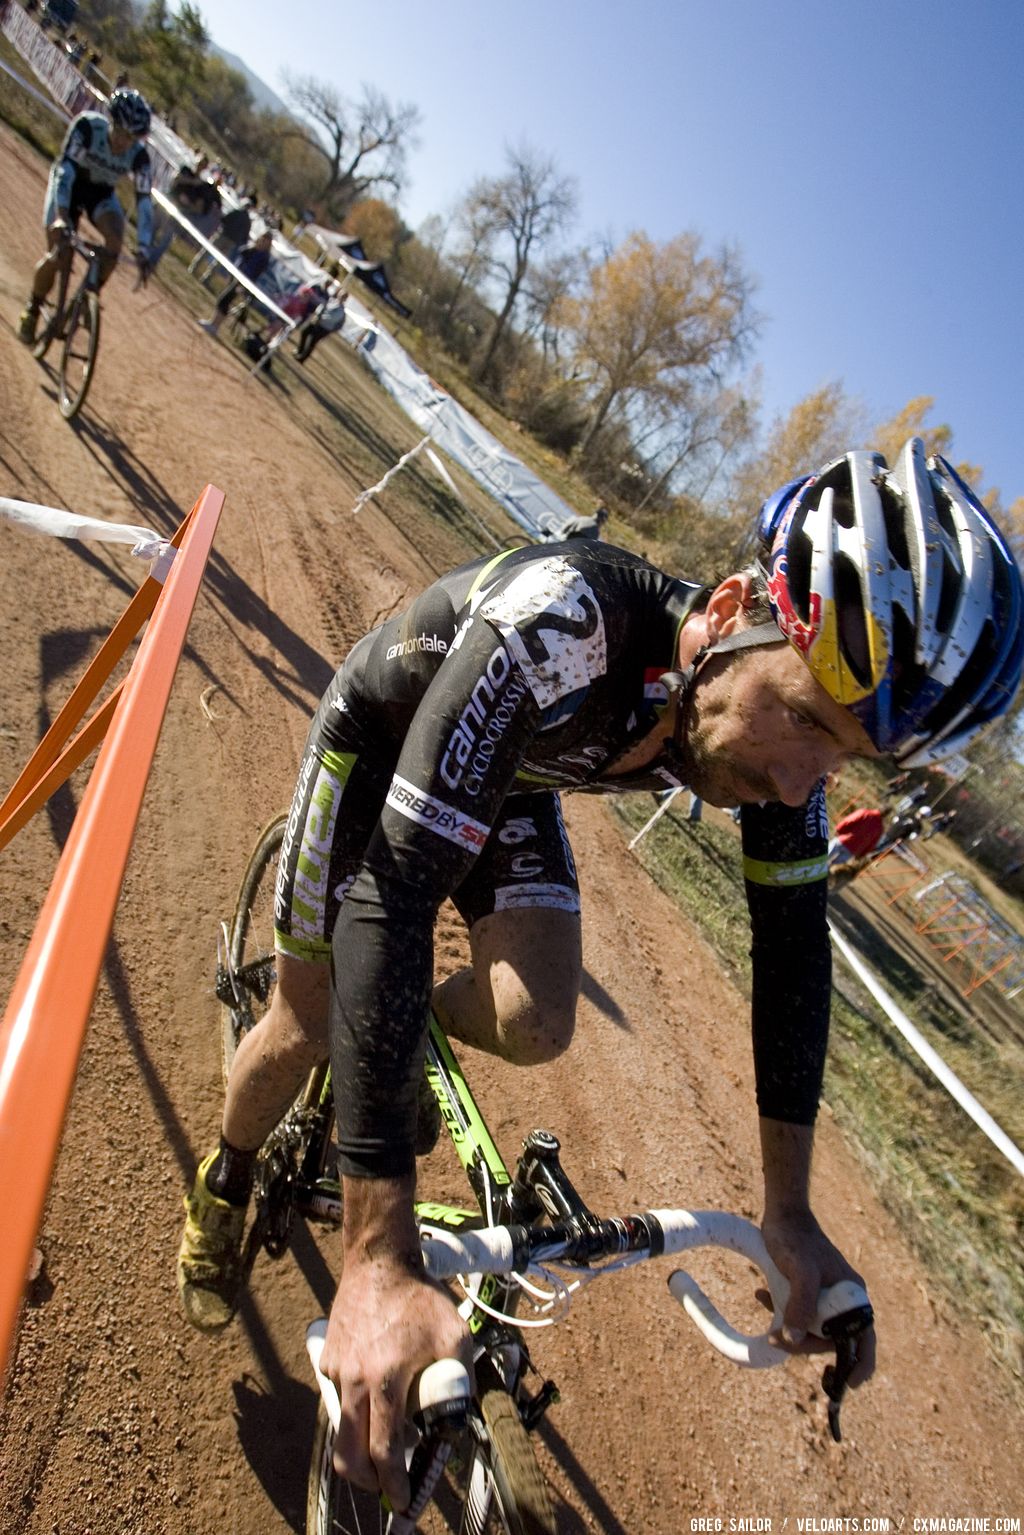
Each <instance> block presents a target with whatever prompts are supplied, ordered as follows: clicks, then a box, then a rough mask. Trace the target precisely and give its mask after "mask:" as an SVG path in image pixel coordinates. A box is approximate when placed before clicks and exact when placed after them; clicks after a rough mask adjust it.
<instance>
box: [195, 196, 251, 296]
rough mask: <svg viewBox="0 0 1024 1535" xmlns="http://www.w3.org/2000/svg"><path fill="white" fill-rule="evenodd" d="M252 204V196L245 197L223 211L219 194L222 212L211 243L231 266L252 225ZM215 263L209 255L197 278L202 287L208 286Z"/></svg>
mask: <svg viewBox="0 0 1024 1535" xmlns="http://www.w3.org/2000/svg"><path fill="white" fill-rule="evenodd" d="M252 205H253V200H252V198H251V197H246V198H244V199H243V200H242V203H241V204H240V206H239V207H237V208H233V207H228V209H227V211H226V212H224V211H223V208H224V198H223V193H222V194H221V206H222V212H221V220H220V228H219V229H218V230H217V238H216V239H215V240H214V242H213V243H214V244H215V245H216V247H217V249H218V250H220V251H223V252H224V255H225V256H226V257H227V258H228V260H229V261H230V262H231V264H232V266H234V265H235V264H236V263H237V261H238V258H239V256H240V254H241V252H242V249H243V247H244V246H245V244H246V243H247V241H248V239H249V231H250V229H251V227H252ZM216 265H217V262H216V258H215V257H213V256H210V257H209V258H208V259H207V262H206V268H205V270H204V271H203V272H202V274H201V275H200V278H199V281H200V282H201V283H202V284H203V286H204V287H206V286H208V284H209V280H210V273H211V272H212V271H213V269H214V267H215V266H216Z"/></svg>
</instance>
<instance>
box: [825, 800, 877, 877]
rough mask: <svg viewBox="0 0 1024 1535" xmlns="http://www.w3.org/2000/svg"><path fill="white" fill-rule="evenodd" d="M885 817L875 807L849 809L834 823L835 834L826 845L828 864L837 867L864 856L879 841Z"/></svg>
mask: <svg viewBox="0 0 1024 1535" xmlns="http://www.w3.org/2000/svg"><path fill="white" fill-rule="evenodd" d="M884 825H885V817H884V816H883V814H882V812H881V811H880V810H877V809H873V808H867V807H863V808H861V809H860V810H851V812H850V814H849V815H844V816H843V818H842V820H841V821H838V822H837V823H836V834H835V836H834V837H833V838H832V841H831V842H830V843H829V845H828V866H829V868H830V869H835V868H838V867H839V865H840V864H844V863H850V862H851V861H852V860H853V859H854V858H866V857H867V856H868V854H869V853H873V852H874V851H875V849H876V847H877V846H878V844H879V842H880V841H881V837H882V828H883V827H884Z"/></svg>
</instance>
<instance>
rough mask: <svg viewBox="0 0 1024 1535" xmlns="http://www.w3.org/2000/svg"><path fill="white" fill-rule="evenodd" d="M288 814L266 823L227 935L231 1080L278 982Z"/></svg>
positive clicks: (226, 1046)
mask: <svg viewBox="0 0 1024 1535" xmlns="http://www.w3.org/2000/svg"><path fill="white" fill-rule="evenodd" d="M285 823H286V817H285V816H283V815H281V816H278V817H277V818H276V819H275V820H273V821H271V823H270V825H269V826H266V827H264V829H263V831H262V832H261V833H260V837H259V841H258V842H257V843H256V847H255V848H254V850H253V854H252V857H251V858H250V859H249V866H248V868H247V869H246V871H245V875H244V876H243V879H242V886H241V889H240V890H239V892H238V904H237V906H236V907H235V914H234V916H233V917H232V919H231V926H230V928H229V929H228V935H227V955H226V956H225V958H226V966H225V969H226V972H227V973H226V975H224V976H223V978H222V977H221V976H218V985H217V993H218V995H219V996H220V998H221V1063H222V1065H223V1068H224V1081H225V1082H226V1081H227V1079H228V1072H229V1071H230V1070H231V1062H232V1061H233V1060H234V1058H235V1051H236V1050H237V1049H238V1042H239V1040H240V1039H241V1038H242V1036H243V1034H247V1033H248V1032H249V1030H250V1029H251V1028H252V1027H253V1025H254V1024H256V1023H258V1022H259V1021H260V1019H261V1018H262V1017H263V1015H264V1013H265V1012H266V1010H267V1004H268V1002H269V1001H270V993H271V990H272V989H273V984H274V886H275V885H276V884H277V866H278V862H279V859H280V856H281V844H282V842H283V841H284V829H285Z"/></svg>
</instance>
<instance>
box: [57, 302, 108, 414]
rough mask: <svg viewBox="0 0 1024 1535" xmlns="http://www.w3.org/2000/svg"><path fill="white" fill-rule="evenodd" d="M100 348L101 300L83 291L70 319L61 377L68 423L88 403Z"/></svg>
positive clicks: (61, 396)
mask: <svg viewBox="0 0 1024 1535" xmlns="http://www.w3.org/2000/svg"><path fill="white" fill-rule="evenodd" d="M99 344H100V301H99V297H98V295H97V294H95V293H93V292H92V290H91V289H90V288H80V289H79V291H78V293H76V295H75V297H74V300H73V302H72V305H71V313H70V314H69V316H68V321H67V328H66V330H65V333H64V347H63V350H62V351H61V357H60V367H59V369H58V374H57V401H58V404H59V405H60V413H61V415H62V416H63V417H64V419H65V421H70V420H71V419H72V417H73V416H77V415H78V412H79V411H80V410H81V408H82V406H83V404H84V403H85V397H86V395H87V394H88V392H89V385H90V383H91V382H92V375H93V370H94V369H95V367H96V353H97V351H98V349H99Z"/></svg>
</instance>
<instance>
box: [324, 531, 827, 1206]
mask: <svg viewBox="0 0 1024 1535" xmlns="http://www.w3.org/2000/svg"><path fill="white" fill-rule="evenodd" d="M700 593H701V588H699V587H697V586H693V585H690V584H688V583H686V582H683V581H679V580H676V579H674V578H672V577H670V576H667V575H666V574H665V573H664V572H662V571H660V570H657V569H655V568H654V567H653V566H651V565H649V564H647V563H646V562H645V561H644V560H642V559H640V558H638V557H637V556H635V555H632V554H630V553H627V552H626V551H624V550H621V549H617V548H615V547H614V546H612V545H608V544H603V543H596V542H589V541H583V540H577V541H573V542H572V543H566V544H562V545H546V546H543V547H542V548H537V547H530V548H527V549H519V550H513V551H511V552H507V553H505V554H502V555H500V556H498V557H497V558H496V559H492V560H489V561H480V562H477V563H475V564H473V565H469V566H465V567H462V568H461V569H459V570H455V571H453V572H451V573H450V574H448V575H445V576H443V577H442V578H441V579H440V580H438V581H436V582H435V583H434V585H433V586H431V587H429V588H428V589H427V590H426V591H425V592H424V593H423V594H422V595H421V596H420V597H418V598H417V599H416V601H415V602H413V604H412V605H411V606H410V607H409V608H408V609H407V610H406V611H405V612H404V613H402V614H400V615H398V616H397V617H395V618H393V619H390V620H388V621H387V622H386V623H385V624H383V625H382V626H381V627H380V628H378V629H376V630H375V631H374V632H373V633H372V634H369V635H367V636H366V637H365V638H364V639H362V640H361V641H360V642H359V643H358V644H357V645H356V646H355V648H354V650H353V651H352V652H351V654H350V655H349V657H348V659H347V660H346V662H345V664H344V665H343V667H342V668H341V670H340V672H339V673H338V674H337V676H336V677H335V679H334V681H333V682H332V684H331V686H330V688H329V689H328V692H327V694H326V695H325V697H324V699H323V701H322V703H321V708H320V713H319V715H318V722H319V723H316V722H315V724H314V730H317V729H322V730H329V729H330V726H331V721H332V716H333V717H335V718H338V717H344V723H345V728H346V731H347V732H348V734H347V737H346V739H348V740H349V741H352V740H353V739H356V740H358V741H359V742H360V743H361V750H362V752H363V755H364V756H365V755H367V754H368V755H369V756H371V757H372V756H374V755H375V756H376V759H377V760H378V761H379V763H380V764H381V768H382V771H385V772H387V773H389V781H388V787H387V789H386V793H385V794H384V798H383V807H382V809H381V813H380V817H379V820H378V821H377V824H376V826H375V827H374V829H373V831H372V834H371V835H370V838H369V842H368V846H367V848H366V852H365V856H364V858H363V862H362V866H361V868H360V869H359V872H358V873H357V874H356V876H355V878H354V880H353V881H352V883H351V885H350V886H349V888H348V889H347V891H346V893H345V897H344V900H343V902H342V904H341V907H340V910H339V913H338V918H337V922H336V925H335V931H334V985H333V987H332V1004H331V1038H332V1061H333V1066H334V1080H335V1092H336V1095H337V1100H338V1114H339V1122H340V1126H341V1155H342V1170H343V1171H344V1172H346V1173H348V1174H350V1175H353V1176H360V1175H363V1176H387V1175H397V1174H400V1173H404V1172H408V1171H409V1170H411V1168H412V1166H413V1165H414V1160H413V1151H412V1146H413V1133H414V1128H415V1099H416V1084H417V1078H418V1072H419V1068H420V1065H421V1062H422V1054H423V1041H424V1035H425V1020H426V1017H427V1009H428V1004H429V998H430V992H431V988H432V980H433V953H432V936H433V926H434V919H435V915H436V912H437V908H438V906H439V905H440V903H441V901H442V900H443V899H444V898H445V897H446V896H448V895H450V894H451V893H452V892H453V891H456V890H457V889H458V888H459V887H460V885H461V884H462V882H463V881H464V880H466V878H467V876H468V875H469V874H470V872H471V870H472V868H473V866H474V862H475V860H477V859H478V858H479V855H480V853H481V851H482V850H483V849H484V848H485V847H486V846H487V844H488V839H489V837H490V835H491V832H492V829H493V827H494V825H495V822H496V820H497V818H498V817H499V815H500V814H501V811H502V807H503V805H504V804H505V802H506V799H507V798H508V797H509V796H511V795H515V796H528V795H530V794H531V793H535V794H546V795H548V796H550V795H551V794H552V792H553V791H555V790H559V789H576V790H587V791H592V792H599V793H613V792H621V791H623V790H626V789H665V788H670V787H674V786H676V785H680V784H681V779H680V776H679V775H680V771H681V769H680V767H679V764H678V759H676V758H675V756H674V755H673V754H672V752H671V748H667V749H666V752H665V754H664V755H662V756H660V757H658V758H656V759H655V760H654V761H653V762H651V763H649V764H647V765H646V766H645V767H643V768H642V769H641V770H639V771H636V772H631V773H629V774H628V775H620V774H617V773H616V771H615V767H616V762H617V761H618V760H619V759H620V758H621V757H622V756H623V755H624V754H625V753H626V752H628V751H629V750H630V749H631V748H632V747H634V746H635V745H636V743H637V742H639V741H640V740H641V739H642V738H643V737H645V736H646V735H647V734H648V733H649V732H650V731H651V729H652V728H653V727H654V726H655V725H656V724H657V721H658V718H659V716H660V714H661V713H662V712H663V711H664V709H665V708H666V705H667V703H668V690H667V688H666V686H665V683H664V681H663V680H662V679H663V678H664V675H665V673H667V672H669V671H671V670H673V669H674V668H675V666H676V665H677V655H678V643H679V633H680V629H681V627H682V625H683V623H684V621H685V620H686V618H687V616H688V615H689V614H690V613H691V612H692V611H693V608H694V604H695V602H696V600H697V598H698V597H699V595H700ZM353 732H354V733H355V734H354V736H353ZM742 830H743V855H744V873H745V880H746V892H747V902H748V907H749V911H750V918H751V930H752V939H753V942H752V951H751V952H752V959H753V993H754V999H753V1029H754V1059H755V1069H756V1079H757V1091H758V1104H759V1108H760V1112H761V1113H762V1114H763V1115H766V1116H768V1117H771V1118H778V1119H784V1120H789V1121H792V1122H797V1123H805V1124H806V1123H810V1122H811V1121H812V1120H813V1118H814V1115H815V1112H816V1108H817V1100H818V1093H819V1090H820V1085H821V1076H822V1069H823V1062H824V1050H825V1042H826V1037H827V1029H828V1007H829V987H830V951H829V940H828V932H827V926H826V921H825V905H826V892H827V885H826V874H827V862H826V855H827V824H826V820H825V809H824V793H823V790H822V789H821V788H819V789H818V790H817V791H815V794H814V795H813V796H812V799H811V801H810V802H809V803H808V804H807V805H806V806H803V807H800V808H799V809H794V808H791V807H788V806H785V805H781V804H765V805H750V806H745V807H744V809H743V813H742ZM609 898H610V899H612V900H614V892H609Z"/></svg>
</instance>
